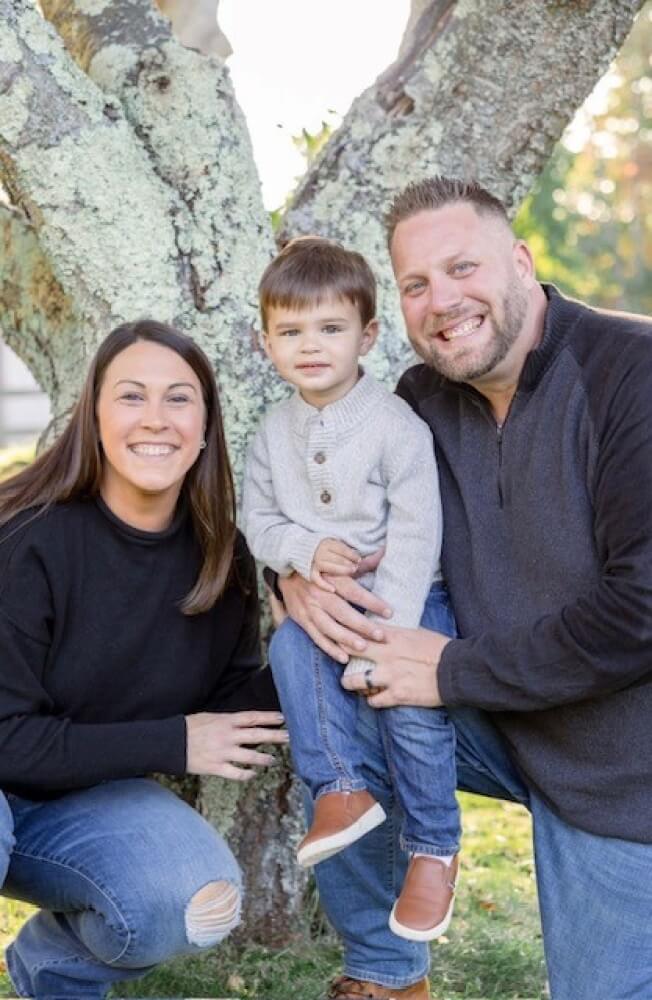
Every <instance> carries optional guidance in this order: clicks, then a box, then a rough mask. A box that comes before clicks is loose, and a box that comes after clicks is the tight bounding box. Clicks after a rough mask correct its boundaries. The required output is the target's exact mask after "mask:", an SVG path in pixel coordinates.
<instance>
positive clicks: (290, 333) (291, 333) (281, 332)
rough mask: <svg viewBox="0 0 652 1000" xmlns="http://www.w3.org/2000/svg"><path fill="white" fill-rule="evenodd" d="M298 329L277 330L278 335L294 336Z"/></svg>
mask: <svg viewBox="0 0 652 1000" xmlns="http://www.w3.org/2000/svg"><path fill="white" fill-rule="evenodd" d="M298 334H299V331H298V330H279V334H278V335H279V337H296V336H298Z"/></svg>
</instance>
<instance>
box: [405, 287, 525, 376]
mask: <svg viewBox="0 0 652 1000" xmlns="http://www.w3.org/2000/svg"><path fill="white" fill-rule="evenodd" d="M527 308H528V297H527V293H526V291H525V289H524V288H523V286H522V285H521V283H520V282H519V280H518V278H516V277H514V278H512V280H511V281H510V283H509V285H508V287H507V291H506V292H505V295H504V297H503V320H502V322H498V320H497V319H496V316H495V314H494V312H493V310H491V311H490V312H489V313H488V314H487V316H488V319H489V322H490V324H491V328H492V331H493V336H492V337H491V340H490V341H489V343H488V344H487V345H486V346H485V348H484V350H483V351H481V352H480V355H479V356H478V355H475V356H474V352H473V351H471V352H470V356H469V357H465V356H464V353H462V354H461V355H460V356H459V357H457V358H446V357H444V358H442V357H441V356H440V355H439V353H438V351H437V348H436V346H435V345H433V346H432V347H431V349H430V354H429V356H427V357H425V358H424V361H425V363H426V364H427V365H428V367H429V368H434V370H435V371H437V372H439V374H440V375H443V376H444V378H447V379H450V381H451V382H473V381H475V380H476V379H479V378H483V376H485V375H488V374H489V372H491V371H493V369H494V368H495V367H496V366H497V365H499V364H500V363H501V361H503V360H504V359H505V358H506V357H507V355H508V353H509V351H510V349H511V348H512V346H513V345H514V344H515V343H516V341H517V340H518V336H519V334H520V332H521V330H522V328H523V323H524V320H525V317H526V315H527Z"/></svg>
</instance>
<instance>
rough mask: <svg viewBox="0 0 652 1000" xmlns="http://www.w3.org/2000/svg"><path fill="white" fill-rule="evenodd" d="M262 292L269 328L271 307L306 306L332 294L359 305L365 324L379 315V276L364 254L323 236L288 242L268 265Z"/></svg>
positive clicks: (264, 318) (262, 310)
mask: <svg viewBox="0 0 652 1000" xmlns="http://www.w3.org/2000/svg"><path fill="white" fill-rule="evenodd" d="M258 295H259V298H260V316H261V320H262V325H263V330H265V331H267V317H268V311H269V309H271V308H274V307H276V306H281V307H282V308H284V309H306V308H308V307H309V306H314V305H318V304H319V303H320V302H321V301H322V300H323V299H324V298H326V297H328V296H331V295H332V296H333V297H335V298H340V299H348V300H349V302H351V303H352V304H353V305H354V306H356V308H357V309H358V311H359V313H360V320H361V322H362V326H363V328H364V327H366V326H367V324H368V323H370V322H371V320H372V319H374V317H375V315H376V279H375V278H374V276H373V273H372V271H371V268H370V267H369V265H368V264H367V262H366V260H365V259H364V257H363V256H362V254H359V253H357V252H356V251H355V250H346V249H345V248H344V247H343V246H341V244H339V243H336V242H335V241H334V240H327V239H325V238H324V237H322V236H298V237H297V238H296V239H294V240H292V241H291V242H290V243H288V244H287V246H285V247H284V248H283V249H282V250H281V252H280V253H279V254H278V256H277V257H275V258H274V260H273V261H272V262H271V264H268V266H267V267H266V268H265V271H264V273H263V276H262V278H261V279H260V285H259V286H258Z"/></svg>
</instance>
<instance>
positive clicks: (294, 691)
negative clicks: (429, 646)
mask: <svg viewBox="0 0 652 1000" xmlns="http://www.w3.org/2000/svg"><path fill="white" fill-rule="evenodd" d="M421 625H422V626H423V627H424V628H429V629H433V630H436V631H437V632H443V633H444V634H445V635H454V634H455V622H454V619H453V614H452V611H451V608H450V604H449V601H448V593H447V591H446V588H445V587H444V586H443V585H441V584H439V585H435V586H433V588H432V590H431V591H430V594H429V595H428V599H427V601H426V605H425V608H424V611H423V616H422V619H421ZM269 660H270V664H271V667H272V673H273V675H274V682H275V684H276V688H277V690H278V694H279V699H280V701H281V706H282V708H283V714H284V715H285V721H286V725H287V728H288V732H289V733H290V749H291V751H292V758H293V761H294V767H295V770H296V772H297V774H298V775H299V777H300V778H301V779H302V780H303V782H304V783H305V784H306V786H307V788H308V789H309V791H310V793H311V795H312V798H313V801H314V800H316V799H317V798H318V797H319V796H320V795H323V794H325V793H327V792H334V791H359V790H361V789H363V788H366V787H367V781H366V779H365V776H364V773H363V760H364V755H363V752H362V745H361V743H360V741H359V739H358V736H357V733H356V728H357V717H358V710H359V707H360V704H361V703H362V702H364V698H361V697H360V696H359V695H355V694H352V693H351V692H349V691H345V690H344V688H343V687H342V686H341V684H340V678H341V676H342V666H341V664H338V663H337V662H336V661H335V660H333V659H331V657H329V656H327V655H326V654H325V653H323V652H322V651H321V650H320V649H318V648H317V646H315V644H314V643H313V642H312V640H311V639H310V638H309V636H308V635H306V633H305V632H304V631H303V629H301V628H300V627H299V626H298V625H296V624H295V623H294V622H293V621H291V620H290V619H286V620H285V621H284V622H283V624H282V625H281V626H280V628H279V629H278V630H277V631H276V633H275V634H274V637H273V639H272V642H271V645H270V649H269ZM378 724H379V729H380V735H381V739H382V743H383V748H384V753H385V758H386V760H387V766H388V769H389V774H390V778H391V782H392V785H393V787H394V788H395V791H396V795H397V798H398V801H399V803H400V804H401V807H402V811H403V817H404V819H403V826H402V831H401V839H400V843H401V848H402V849H403V850H404V851H407V852H409V853H414V852H416V851H418V852H420V853H423V854H432V855H439V856H441V855H443V856H446V855H450V854H456V853H457V851H458V850H459V838H460V822H459V809H458V806H457V802H456V800H455V785H456V775H455V733H454V730H453V726H452V725H451V723H450V722H449V720H448V715H447V713H446V711H445V710H444V709H432V708H409V707H400V708H387V709H383V710H382V711H379V712H378Z"/></svg>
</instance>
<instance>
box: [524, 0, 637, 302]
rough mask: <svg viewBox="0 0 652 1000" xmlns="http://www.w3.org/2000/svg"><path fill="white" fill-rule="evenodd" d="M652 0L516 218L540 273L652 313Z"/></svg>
mask: <svg viewBox="0 0 652 1000" xmlns="http://www.w3.org/2000/svg"><path fill="white" fill-rule="evenodd" d="M651 68H652V0H650V2H648V3H646V4H645V6H644V7H643V9H642V11H641V13H640V14H639V16H638V19H637V21H636V23H635V25H634V28H633V29H632V32H631V34H630V36H629V38H628V40H627V42H626V43H625V45H624V46H623V48H622V49H621V52H620V54H619V56H618V59H617V60H616V62H615V63H614V65H613V66H612V68H611V69H610V71H609V73H608V74H607V75H606V76H605V77H604V78H603V79H602V80H601V81H600V83H599V84H598V86H597V87H596V89H595V91H594V92H593V94H592V95H591V97H590V98H589V100H588V101H587V102H586V104H585V105H584V106H583V107H582V108H581V109H580V111H579V112H578V113H577V115H576V117H575V119H574V121H573V122H572V124H571V125H570V126H569V127H568V129H567V130H566V132H565V133H564V135H563V136H562V138H561V140H560V142H559V143H558V144H557V146H556V148H555V151H554V153H553V156H552V158H551V160H550V161H549V163H548V166H547V168H546V170H545V171H544V173H543V174H542V175H541V177H540V178H539V180H538V181H537V183H536V185H535V187H534V189H533V191H532V193H531V194H530V196H529V197H528V198H527V199H526V201H525V202H524V203H523V205H522V206H521V209H520V211H519V213H518V216H517V218H516V222H515V228H516V231H517V233H518V235H519V236H521V237H522V238H523V239H526V240H527V241H528V243H529V245H530V247H531V248H532V250H533V252H534V257H535V260H536V264H537V273H538V276H539V278H540V279H541V280H543V281H552V282H553V283H554V284H556V285H558V286H559V287H560V288H561V289H562V290H563V291H564V292H566V293H567V294H569V295H572V296H575V297H577V298H581V299H586V300H587V301H589V302H591V303H592V304H593V305H597V306H602V307H604V308H608V309H625V310H628V311H631V312H641V313H648V314H649V313H652V74H651V72H650V70H651Z"/></svg>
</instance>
